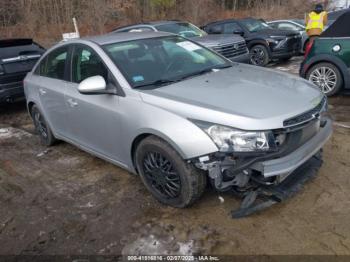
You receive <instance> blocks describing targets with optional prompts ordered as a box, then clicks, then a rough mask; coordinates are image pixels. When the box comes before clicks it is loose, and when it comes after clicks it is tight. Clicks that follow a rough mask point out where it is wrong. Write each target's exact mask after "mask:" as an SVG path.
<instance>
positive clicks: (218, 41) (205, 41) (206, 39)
mask: <svg viewBox="0 0 350 262" xmlns="http://www.w3.org/2000/svg"><path fill="white" fill-rule="evenodd" d="M191 39H192V40H193V41H196V42H198V43H200V44H202V45H204V46H207V47H213V46H217V45H226V44H232V43H240V42H244V39H243V38H242V37H241V36H239V35H234V34H232V35H205V36H202V37H193V38H191Z"/></svg>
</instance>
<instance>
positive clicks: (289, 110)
mask: <svg viewBox="0 0 350 262" xmlns="http://www.w3.org/2000/svg"><path fill="white" fill-rule="evenodd" d="M24 85H25V93H26V98H27V105H28V109H29V112H30V115H31V116H32V118H33V121H34V124H35V127H36V130H37V131H38V133H39V135H40V138H41V141H42V142H43V143H44V144H45V145H47V146H50V145H53V144H54V142H55V141H56V140H57V139H59V140H64V141H67V142H69V143H72V144H74V145H76V146H78V147H80V148H82V149H83V150H86V151H87V152H90V153H92V154H94V155H96V156H98V157H100V158H103V159H105V160H107V161H110V162H112V163H114V164H116V165H118V166H121V167H123V168H125V169H127V170H129V171H130V172H132V173H135V174H139V175H140V176H141V178H142V181H143V182H144V184H145V186H146V187H147V189H148V190H149V191H150V192H151V193H152V194H153V195H154V196H155V198H157V199H158V200H159V201H161V202H162V203H165V204H168V205H171V206H174V207H186V206H188V205H190V204H191V203H193V202H194V201H195V200H196V199H198V198H199V197H200V196H201V195H202V193H203V191H204V190H205V188H206V184H207V181H210V182H211V183H212V185H213V186H214V188H216V189H217V190H219V191H227V190H233V191H234V192H236V193H239V194H238V195H240V196H244V197H246V198H247V197H248V200H247V199H245V200H244V202H243V203H245V205H243V207H244V213H240V215H242V214H248V213H249V212H247V210H246V209H247V208H249V207H250V208H251V211H252V210H257V209H259V208H257V207H255V206H252V205H253V202H254V200H255V198H257V197H258V193H257V192H260V193H262V192H267V190H270V189H271V190H272V189H273V190H276V187H278V186H281V188H282V187H283V188H286V183H287V182H288V179H289V178H292V179H293V181H294V182H297V183H299V182H301V181H304V180H305V176H304V177H303V178H302V179H297V178H298V176H296V173H295V172H296V171H298V170H300V168H302V167H304V169H303V170H304V171H303V172H306V173H307V171H305V170H309V169H307V167H309V166H310V163H316V162H317V163H321V162H320V161H319V160H320V153H319V152H320V150H321V148H322V146H323V145H324V144H325V142H326V141H327V140H328V138H329V137H330V135H331V131H332V128H331V120H330V119H328V118H327V117H326V116H324V112H325V110H326V107H327V102H326V98H325V97H324V96H323V94H322V93H321V92H320V91H319V90H318V88H316V87H315V86H314V85H313V84H311V83H309V82H307V81H306V80H303V79H299V78H296V77H293V76H290V75H288V74H284V73H276V72H272V71H270V70H268V69H263V68H258V67H254V66H250V65H244V64H238V63H232V62H231V61H229V60H227V59H226V58H224V57H222V56H220V55H219V54H217V53H215V52H214V51H212V50H209V49H207V48H205V47H204V46H202V45H200V44H198V43H195V42H192V41H190V40H188V39H185V38H182V37H180V36H177V35H173V34H169V33H159V32H158V33H157V32H152V33H120V34H113V35H106V36H100V37H92V38H86V39H77V40H71V41H68V42H64V43H60V44H58V45H56V46H54V47H52V48H51V49H50V50H48V51H47V52H46V54H45V55H44V56H43V57H42V58H41V60H40V61H39V62H38V64H37V65H36V66H35V68H34V69H33V71H32V72H30V73H29V74H28V75H27V77H26V79H25V82H24ZM310 161H311V162H310ZM315 161H316V162H315ZM305 165H306V166H305ZM317 168H319V166H317ZM317 168H316V169H317ZM316 169H315V168H314V167H313V169H312V170H316ZM310 170H311V169H310ZM299 173H300V172H299ZM285 181H287V182H286V183H285ZM288 183H289V182H288ZM288 185H289V184H288ZM262 188H264V191H262V190H261V189H262ZM287 189H288V188H287ZM260 193H259V194H260ZM271 195H273V196H274V197H275V198H274V199H275V200H276V198H277V197H280V196H281V195H279V196H277V195H274V194H270V195H269V196H270V197H271ZM270 201H272V200H270ZM247 203H248V204H247ZM265 206H267V205H265ZM238 216H239V215H238Z"/></svg>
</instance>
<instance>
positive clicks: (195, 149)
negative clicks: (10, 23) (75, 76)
mask: <svg viewBox="0 0 350 262" xmlns="http://www.w3.org/2000/svg"><path fill="white" fill-rule="evenodd" d="M168 35H172V34H168V33H135V34H133V33H125V34H124V33H123V34H115V35H108V36H101V37H93V38H88V39H78V40H72V41H69V42H66V43H61V44H58V45H56V46H55V47H53V48H51V49H50V50H48V52H47V53H46V54H45V55H44V56H43V57H42V58H41V59H44V57H46V55H47V54H48V53H50V52H51V51H52V50H53V49H56V48H58V47H61V46H64V45H67V44H69V45H72V44H85V45H88V46H90V47H91V48H93V49H94V50H95V51H96V52H97V54H98V55H99V56H100V57H101V59H102V60H103V61H104V63H105V64H106V66H107V67H108V68H109V70H110V72H111V73H112V74H113V75H114V77H115V79H116V80H117V81H118V84H119V85H120V87H121V88H122V90H123V91H124V94H123V96H118V95H109V94H104V95H83V94H80V93H79V92H78V91H77V84H73V83H70V82H66V81H62V80H55V79H49V78H47V77H42V76H37V75H35V74H34V73H33V72H34V71H35V69H36V67H34V69H33V71H32V72H31V73H29V74H28V75H27V77H26V79H25V82H24V84H25V94H26V98H27V103H28V105H30V104H31V103H35V104H36V105H37V106H38V107H39V109H40V110H41V112H42V113H43V114H44V117H45V118H46V120H47V122H48V124H49V126H50V128H51V129H52V131H53V133H54V135H55V136H56V137H57V138H59V139H62V140H65V141H67V142H70V143H73V144H75V145H77V146H78V147H80V148H82V149H84V150H86V151H88V152H90V153H92V154H94V155H97V156H99V157H101V158H103V159H105V160H108V161H110V162H112V163H115V164H117V165H120V166H122V167H124V168H126V169H128V170H129V171H131V172H136V170H135V168H134V164H133V156H132V153H131V152H132V146H133V142H134V141H135V139H137V138H138V137H139V136H144V135H149V134H153V135H156V136H158V137H161V138H162V139H164V140H165V141H167V142H168V143H169V144H170V145H171V146H172V147H173V148H174V149H175V150H176V151H177V152H178V153H179V154H180V155H181V156H182V158H183V159H191V158H195V157H199V156H204V155H208V154H211V153H214V152H217V151H218V148H217V146H216V145H215V144H214V142H213V141H212V140H211V138H209V136H208V135H207V134H206V133H205V132H204V131H202V130H201V129H200V128H199V127H197V126H196V125H195V124H194V123H193V122H192V121H191V120H190V119H197V120H202V121H206V122H212V123H216V124H222V125H227V126H231V127H234V128H239V129H246V130H270V129H276V128H283V120H285V119H288V118H290V117H294V116H296V115H298V114H300V113H303V112H305V111H308V110H309V109H311V108H313V107H315V105H317V103H318V102H319V101H320V100H321V98H322V97H323V95H322V93H321V92H320V91H319V90H318V89H317V88H314V87H313V86H312V84H310V83H309V82H307V81H306V80H303V79H299V78H296V77H293V76H290V75H288V74H285V73H276V72H273V71H272V70H268V69H263V68H258V67H252V66H249V65H243V64H234V66H233V67H232V68H229V69H224V70H220V71H218V72H212V73H208V74H206V75H203V76H199V77H194V78H192V79H188V80H185V81H183V82H179V83H175V84H172V85H168V86H164V87H161V88H158V89H154V90H147V91H146V90H138V89H132V88H131V87H130V85H129V83H128V82H127V81H126V79H125V78H124V76H123V75H122V74H121V72H120V71H119V70H118V68H117V67H116V66H115V64H114V63H113V62H112V61H111V59H110V58H109V57H108V55H107V54H106V53H105V52H104V50H103V49H102V48H101V47H100V46H99V45H103V44H107V43H113V42H118V41H119V42H120V41H128V40H134V39H143V38H150V37H161V36H168ZM40 61H41V60H40ZM40 61H39V62H38V63H40ZM37 65H38V64H37ZM252 74H253V75H254V77H253V78H252ZM267 81H268V82H267ZM62 86H63V88H61V87H62ZM40 89H44V91H46V93H45V94H44V95H43V94H41V93H40ZM52 91H57V92H59V93H60V94H61V96H60V99H58V100H55V99H57V98H55V96H53V97H50V96H51V94H52V93H53V92H52ZM43 96H49V97H47V98H46V97H45V98H43ZM62 97H63V98H62ZM61 98H62V99H61ZM69 99H73V100H74V101H75V102H76V103H77V105H76V106H72V105H71V104H70V103H69ZM47 103H49V104H47ZM56 113H57V114H59V115H58V116H54V117H53V116H52V114H56ZM57 118H58V120H57Z"/></svg>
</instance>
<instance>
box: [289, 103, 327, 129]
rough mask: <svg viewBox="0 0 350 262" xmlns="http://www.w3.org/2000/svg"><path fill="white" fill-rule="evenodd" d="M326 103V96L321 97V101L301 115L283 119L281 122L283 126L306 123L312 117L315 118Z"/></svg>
mask: <svg viewBox="0 0 350 262" xmlns="http://www.w3.org/2000/svg"><path fill="white" fill-rule="evenodd" d="M326 104H327V98H326V97H323V99H322V100H321V102H320V103H319V104H318V105H317V106H316V107H315V108H313V109H311V110H309V111H307V112H305V113H303V114H301V115H298V116H296V117H293V118H290V119H287V120H285V121H284V122H283V126H284V127H290V126H296V125H300V124H303V123H306V122H308V121H310V120H312V119H315V118H316V116H318V115H319V114H320V112H321V111H322V109H323V108H324V107H325V106H326Z"/></svg>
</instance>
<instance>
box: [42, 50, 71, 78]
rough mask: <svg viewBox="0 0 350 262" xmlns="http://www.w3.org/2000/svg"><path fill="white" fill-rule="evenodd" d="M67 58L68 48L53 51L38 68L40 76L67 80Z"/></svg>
mask: <svg viewBox="0 0 350 262" xmlns="http://www.w3.org/2000/svg"><path fill="white" fill-rule="evenodd" d="M67 57H68V47H61V48H57V49H55V50H53V51H52V52H51V53H49V54H48V55H47V57H46V58H45V59H43V60H42V61H41V63H40V65H39V68H38V69H39V74H40V75H41V76H45V77H49V78H55V79H60V80H65V72H66V64H67V63H66V61H67Z"/></svg>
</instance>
